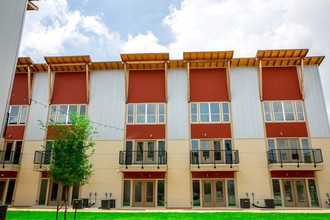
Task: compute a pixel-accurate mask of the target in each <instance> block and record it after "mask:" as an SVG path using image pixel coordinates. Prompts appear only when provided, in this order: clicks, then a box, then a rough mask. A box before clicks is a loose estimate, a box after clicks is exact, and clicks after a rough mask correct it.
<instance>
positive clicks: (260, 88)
mask: <svg viewBox="0 0 330 220" xmlns="http://www.w3.org/2000/svg"><path fill="white" fill-rule="evenodd" d="M262 91H263V88H262V60H259V93H260V101H263V92H262Z"/></svg>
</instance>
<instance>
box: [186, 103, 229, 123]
mask: <svg viewBox="0 0 330 220" xmlns="http://www.w3.org/2000/svg"><path fill="white" fill-rule="evenodd" d="M190 121H191V123H228V122H230V109H229V103H228V102H203V103H191V104H190Z"/></svg>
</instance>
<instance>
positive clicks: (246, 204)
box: [240, 199, 250, 209]
mask: <svg viewBox="0 0 330 220" xmlns="http://www.w3.org/2000/svg"><path fill="white" fill-rule="evenodd" d="M240 206H241V208H242V209H249V208H250V199H240Z"/></svg>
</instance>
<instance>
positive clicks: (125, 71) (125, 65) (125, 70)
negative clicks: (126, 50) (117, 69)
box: [124, 63, 129, 103]
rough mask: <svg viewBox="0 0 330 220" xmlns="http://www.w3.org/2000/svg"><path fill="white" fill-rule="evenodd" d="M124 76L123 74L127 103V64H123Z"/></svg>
mask: <svg viewBox="0 0 330 220" xmlns="http://www.w3.org/2000/svg"><path fill="white" fill-rule="evenodd" d="M124 74H125V102H126V103H127V102H128V80H129V78H128V77H129V75H128V72H127V64H126V63H124Z"/></svg>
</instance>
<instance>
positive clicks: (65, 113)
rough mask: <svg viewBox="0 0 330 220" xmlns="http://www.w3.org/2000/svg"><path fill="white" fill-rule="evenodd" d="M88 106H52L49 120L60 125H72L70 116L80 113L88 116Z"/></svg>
mask: <svg viewBox="0 0 330 220" xmlns="http://www.w3.org/2000/svg"><path fill="white" fill-rule="evenodd" d="M86 108H87V107H86V105H52V106H51V107H50V116H49V119H50V120H52V121H54V122H58V123H59V124H71V121H70V117H69V116H70V115H71V114H74V113H76V112H78V113H79V114H80V115H82V116H86Z"/></svg>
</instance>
